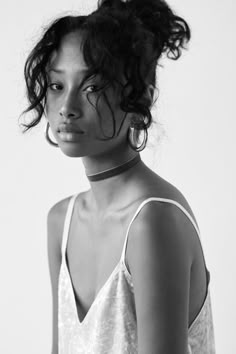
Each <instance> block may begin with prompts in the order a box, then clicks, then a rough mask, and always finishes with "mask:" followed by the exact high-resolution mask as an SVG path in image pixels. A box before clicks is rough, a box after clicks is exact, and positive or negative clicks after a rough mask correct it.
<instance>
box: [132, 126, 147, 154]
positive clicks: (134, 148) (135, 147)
mask: <svg viewBox="0 0 236 354" xmlns="http://www.w3.org/2000/svg"><path fill="white" fill-rule="evenodd" d="M142 130H143V131H144V140H143V142H142V144H141V145H140V146H139V147H137V146H136V145H135V143H134V134H137V132H135V128H134V127H132V126H130V127H129V132H128V142H129V144H130V146H131V148H132V149H133V150H135V151H137V152H140V151H143V150H144V149H145V147H146V143H147V139H148V131H147V128H146V127H145V128H144V129H142ZM135 140H136V141H137V138H136V139H135Z"/></svg>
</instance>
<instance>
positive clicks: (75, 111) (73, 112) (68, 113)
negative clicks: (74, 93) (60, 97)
mask: <svg viewBox="0 0 236 354" xmlns="http://www.w3.org/2000/svg"><path fill="white" fill-rule="evenodd" d="M74 100H75V98H74V99H73V100H72V99H71V97H67V98H65V100H64V102H63V104H62V106H61V108H60V111H59V114H60V116H61V117H65V118H73V119H76V118H79V117H80V116H81V110H80V108H79V107H78V102H77V105H75V102H74ZM76 101H77V100H76Z"/></svg>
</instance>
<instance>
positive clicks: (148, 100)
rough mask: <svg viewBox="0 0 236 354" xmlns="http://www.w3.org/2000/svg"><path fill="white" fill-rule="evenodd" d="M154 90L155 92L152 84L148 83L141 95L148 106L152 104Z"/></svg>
mask: <svg viewBox="0 0 236 354" xmlns="http://www.w3.org/2000/svg"><path fill="white" fill-rule="evenodd" d="M154 92H155V87H154V86H153V85H152V84H148V85H147V88H146V92H145V94H144V96H143V101H145V102H146V103H147V104H148V105H149V106H151V105H152V101H153V97H154Z"/></svg>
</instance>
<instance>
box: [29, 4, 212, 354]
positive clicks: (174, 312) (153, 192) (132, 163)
mask: <svg viewBox="0 0 236 354" xmlns="http://www.w3.org/2000/svg"><path fill="white" fill-rule="evenodd" d="M189 39H190V29H189V26H188V24H187V23H186V21H185V20H184V19H183V18H181V17H179V16H177V15H175V14H174V12H173V11H172V10H171V9H170V7H169V6H168V5H167V4H166V3H165V2H164V1H162V0H159V1H158V0H148V1H147V0H145V1H143V0H132V1H127V2H123V1H120V0H104V1H100V2H99V3H98V8H97V10H96V11H94V12H93V13H91V14H89V15H88V16H66V17H63V18H59V19H57V20H56V21H54V22H53V23H52V24H51V25H50V26H49V27H48V28H47V29H46V31H45V32H44V34H43V36H42V38H41V39H40V41H39V42H38V43H37V45H36V46H35V47H34V48H33V50H32V52H31V54H30V55H29V57H28V59H27V61H26V64H25V79H26V85H27V93H28V98H29V102H30V105H29V107H28V108H27V110H26V111H25V112H28V111H31V110H35V111H36V118H35V119H34V120H33V121H32V122H31V123H30V124H28V125H24V126H25V127H26V130H29V129H31V128H32V127H33V126H35V125H37V124H38V123H39V122H40V120H41V118H42V116H43V115H45V117H46V120H47V126H46V138H47V141H48V142H49V143H50V144H52V145H53V146H55V147H59V148H60V149H61V150H62V152H63V153H64V154H65V155H67V156H69V157H81V158H82V161H83V164H84V167H85V173H86V176H87V178H88V180H89V183H90V187H91V188H90V189H89V190H87V191H82V192H80V193H77V194H76V195H73V196H70V197H68V198H65V199H63V200H61V201H59V202H58V203H56V204H55V205H53V206H52V207H51V209H50V210H49V212H48V220H47V225H48V256H49V269H50V276H51V282H52V294H53V344H52V353H53V354H56V353H60V354H69V353H70V354H75V353H83V354H84V353H94V354H105V353H109V354H112V353H113V354H124V353H129V354H133V353H138V354H154V353H155V354H163V353H165V354H169V353H171V354H184V353H186V354H187V353H188V354H189V353H194V354H200V353H201V354H203V353H208V354H211V353H215V348H214V331H213V323H212V312H211V300H210V292H209V280H210V277H209V276H210V273H209V271H208V269H207V267H206V264H205V260H204V255H203V251H202V246H201V241H200V233H199V229H198V226H197V222H196V219H195V217H194V214H193V212H192V210H191V208H190V206H189V204H188V202H187V200H186V199H185V197H184V196H183V194H182V193H181V192H180V191H179V190H178V189H177V188H176V187H174V186H173V185H172V184H170V183H169V182H167V181H166V180H164V179H163V178H161V177H160V176H159V175H157V174H156V173H154V172H153V171H152V170H151V169H149V168H148V167H147V166H146V165H145V164H144V162H143V161H142V160H141V157H140V154H139V152H140V151H142V150H143V149H144V148H145V146H146V142H147V138H148V128H149V127H150V126H151V124H152V115H151V112H150V109H151V106H152V104H153V97H154V92H155V88H156V86H155V84H156V67H157V65H158V63H159V59H160V58H161V55H162V54H164V53H167V56H168V57H169V58H171V59H175V60H176V59H178V58H179V57H180V55H181V50H182V49H183V48H184V44H185V43H186V42H187V41H188V40H189ZM49 127H50V128H51V130H52V133H53V136H54V137H55V139H56V141H57V142H54V141H53V140H52V139H51V138H50V136H49ZM142 135H143V143H142V144H139V143H140V140H142V139H140V137H141V136H142ZM137 143H138V144H137ZM138 145H139V146H138Z"/></svg>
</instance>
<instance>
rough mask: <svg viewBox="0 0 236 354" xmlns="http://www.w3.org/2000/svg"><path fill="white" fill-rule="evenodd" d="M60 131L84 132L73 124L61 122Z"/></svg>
mask: <svg viewBox="0 0 236 354" xmlns="http://www.w3.org/2000/svg"><path fill="white" fill-rule="evenodd" d="M58 132H59V133H60V132H63V133H77V134H84V132H83V131H82V130H80V129H79V128H77V127H75V126H73V125H71V124H60V125H59V127H58Z"/></svg>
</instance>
